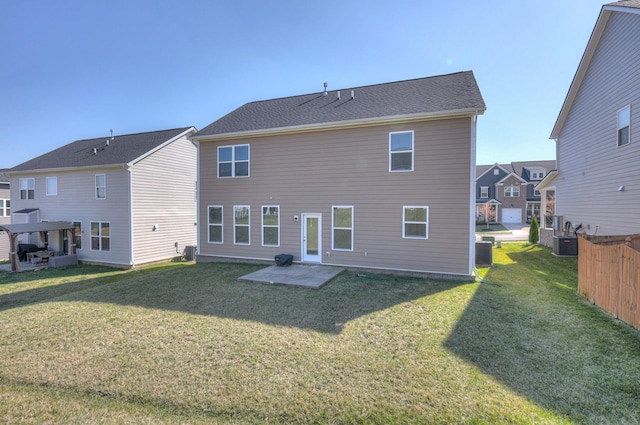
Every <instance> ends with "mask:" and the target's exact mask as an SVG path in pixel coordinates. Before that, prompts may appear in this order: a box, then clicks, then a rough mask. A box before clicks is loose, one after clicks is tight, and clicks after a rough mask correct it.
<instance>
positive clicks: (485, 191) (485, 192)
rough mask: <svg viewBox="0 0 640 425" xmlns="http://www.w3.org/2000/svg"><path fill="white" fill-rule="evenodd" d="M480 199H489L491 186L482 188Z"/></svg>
mask: <svg viewBox="0 0 640 425" xmlns="http://www.w3.org/2000/svg"><path fill="white" fill-rule="evenodd" d="M480 197H481V198H488V197H489V186H480Z"/></svg>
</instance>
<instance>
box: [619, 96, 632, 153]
mask: <svg viewBox="0 0 640 425" xmlns="http://www.w3.org/2000/svg"><path fill="white" fill-rule="evenodd" d="M625 109H627V110H628V111H629V112H628V116H629V124H628V125H625V126H622V127H620V112H622V111H624V110H625ZM616 126H617V130H616V144H617V145H618V147H622V146H628V145H630V144H631V105H627V106H625V107H624V108H620V109H618V112H617V113H616ZM625 127H629V136H628V137H629V139H628V141H627V143H625V144H624V145H621V144H620V130H621V129H623V128H625Z"/></svg>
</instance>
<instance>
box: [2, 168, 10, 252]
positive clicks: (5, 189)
mask: <svg viewBox="0 0 640 425" xmlns="http://www.w3.org/2000/svg"><path fill="white" fill-rule="evenodd" d="M6 171H7V170H0V225H2V224H10V223H11V191H10V189H9V176H8V175H6V174H5V172H6ZM8 259H9V238H8V237H7V235H6V234H5V232H0V262H1V261H7V260H8Z"/></svg>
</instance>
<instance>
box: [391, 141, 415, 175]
mask: <svg viewBox="0 0 640 425" xmlns="http://www.w3.org/2000/svg"><path fill="white" fill-rule="evenodd" d="M389 171H413V131H400V132H394V133H389Z"/></svg>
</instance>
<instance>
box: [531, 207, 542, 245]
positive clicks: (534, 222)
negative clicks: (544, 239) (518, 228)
mask: <svg viewBox="0 0 640 425" xmlns="http://www.w3.org/2000/svg"><path fill="white" fill-rule="evenodd" d="M538 227H539V226H538V219H537V218H536V215H535V214H533V215H532V216H531V226H530V227H529V243H530V244H533V245H535V244H537V243H538V241H539V240H540V232H539V229H538Z"/></svg>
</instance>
